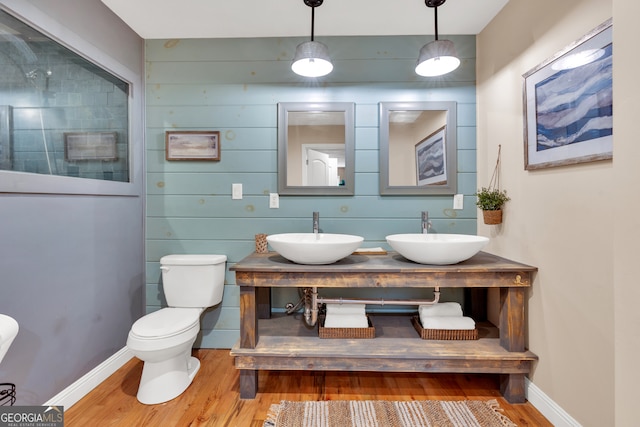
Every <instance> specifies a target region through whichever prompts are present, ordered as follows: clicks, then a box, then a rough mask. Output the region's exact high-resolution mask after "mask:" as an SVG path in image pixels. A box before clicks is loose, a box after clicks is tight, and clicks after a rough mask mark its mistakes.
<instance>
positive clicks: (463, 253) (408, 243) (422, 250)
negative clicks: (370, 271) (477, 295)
mask: <svg viewBox="0 0 640 427" xmlns="http://www.w3.org/2000/svg"><path fill="white" fill-rule="evenodd" d="M387 243H389V245H391V247H392V248H393V249H394V250H395V251H397V252H398V253H399V254H400V255H402V256H403V257H405V258H407V259H409V260H411V261H414V262H417V263H419V264H436V265H447V264H457V263H459V262H462V261H464V260H466V259H469V258H471V257H472V256H474V255H475V254H477V253H478V252H480V250H482V248H484V247H485V246H486V245H487V243H489V238H488V237H482V236H471V235H466V234H435V233H434V234H418V233H411V234H392V235H390V236H387Z"/></svg>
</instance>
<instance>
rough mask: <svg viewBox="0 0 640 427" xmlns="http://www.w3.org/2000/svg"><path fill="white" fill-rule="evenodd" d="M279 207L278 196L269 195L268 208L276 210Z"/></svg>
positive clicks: (274, 194) (276, 194) (275, 194)
mask: <svg viewBox="0 0 640 427" xmlns="http://www.w3.org/2000/svg"><path fill="white" fill-rule="evenodd" d="M279 207H280V196H278V193H269V208H271V209H278V208H279Z"/></svg>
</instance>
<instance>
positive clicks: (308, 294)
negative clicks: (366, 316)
mask: <svg viewBox="0 0 640 427" xmlns="http://www.w3.org/2000/svg"><path fill="white" fill-rule="evenodd" d="M439 300H440V287H439V286H436V287H435V289H434V291H433V299H432V300H420V299H388V300H385V299H384V298H379V299H366V298H323V297H321V296H318V288H317V287H313V288H305V289H304V320H305V323H306V324H307V325H309V326H315V325H316V323H317V322H318V305H319V304H376V305H433V304H437V303H438V301H439Z"/></svg>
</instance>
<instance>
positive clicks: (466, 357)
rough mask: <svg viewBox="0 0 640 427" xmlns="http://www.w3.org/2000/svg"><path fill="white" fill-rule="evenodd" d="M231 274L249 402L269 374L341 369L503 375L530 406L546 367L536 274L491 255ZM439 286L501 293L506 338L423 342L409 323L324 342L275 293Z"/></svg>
mask: <svg viewBox="0 0 640 427" xmlns="http://www.w3.org/2000/svg"><path fill="white" fill-rule="evenodd" d="M231 270H232V271H235V274H236V284H237V285H238V286H240V316H241V319H240V340H239V341H238V343H237V344H236V345H235V346H234V347H233V349H232V350H231V355H233V356H235V366H236V368H237V369H240V397H241V398H244V399H252V398H254V397H255V396H256V393H257V391H258V372H259V370H317V371H331V370H340V371H377V372H381V371H383V372H450V373H493V374H500V375H501V392H502V394H503V395H504V397H505V398H506V399H507V400H508V401H509V402H511V403H523V402H524V401H525V389H524V378H525V375H526V374H527V373H529V372H530V371H531V367H532V364H533V362H534V361H535V360H537V356H536V355H535V354H533V353H532V352H530V351H527V350H526V349H525V290H526V288H527V287H529V286H531V282H532V279H533V274H534V272H535V271H537V268H536V267H531V266H528V265H525V264H521V263H518V262H514V261H510V260H508V259H505V258H501V257H498V256H495V255H491V254H488V253H485V252H480V253H478V254H477V255H475V256H474V257H473V258H471V259H469V260H467V261H464V262H462V263H459V264H456V265H445V266H435V265H421V264H416V263H414V262H412V261H408V260H407V259H405V258H404V257H403V256H401V255H399V254H397V253H395V252H389V253H388V254H385V255H351V256H348V257H347V258H344V259H342V260H340V261H338V262H337V263H334V264H330V265H300V264H294V263H292V262H290V261H288V260H286V259H285V258H283V257H282V256H280V255H278V254H277V253H275V252H269V253H263V254H258V253H253V254H251V255H249V256H248V257H246V258H244V259H243V260H242V261H240V262H238V263H237V264H235V265H234V266H232V267H231ZM436 286H439V287H440V288H500V315H499V318H500V321H499V325H497V326H498V330H497V331H495V333H493V334H491V333H486V334H481V338H480V339H478V340H471V341H439V340H437V341H436V340H422V339H420V337H419V335H418V334H417V333H416V331H415V330H413V326H412V325H411V322H410V320H409V317H408V316H406V328H404V329H405V331H404V332H399V331H400V330H399V329H397V325H398V321H397V319H396V320H394V321H392V322H391V325H390V326H388V329H387V332H386V333H381V335H382V336H378V329H377V325H376V321H375V320H374V327H376V338H374V339H320V338H319V337H318V333H317V326H316V329H315V330H314V331H309V330H307V328H305V327H304V325H303V324H302V322H303V321H302V320H300V316H298V317H297V320H296V319H294V318H293V316H289V317H288V318H283V317H280V318H276V317H275V316H274V318H270V317H271V316H270V310H271V307H270V300H269V297H268V295H269V290H270V288H280V287H303V288H309V287H317V288H318V293H320V294H321V293H322V289H323V288H434V287H436ZM400 320H401V321H402V319H400ZM281 322H289V323H291V322H294V327H293V330H294V331H297V332H294V333H293V334H292V333H289V332H285V329H286V328H284V327H281V324H282V323H281ZM295 322H297V323H295ZM401 323H402V322H401ZM403 325H404V323H403ZM394 328H396V329H394ZM493 329H495V328H493ZM383 330H384V329H383Z"/></svg>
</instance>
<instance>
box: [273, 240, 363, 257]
mask: <svg viewBox="0 0 640 427" xmlns="http://www.w3.org/2000/svg"><path fill="white" fill-rule="evenodd" d="M363 240H364V238H362V237H360V236H352V235H350V234H329V233H318V234H314V233H284V234H272V235H270V236H267V242H269V244H270V245H271V247H272V248H273V249H274V250H275V251H276V252H278V253H279V254H280V255H282V256H283V257H285V258H286V259H288V260H289V261H293V262H295V263H298V264H332V263H334V262H336V261H339V260H341V259H342V258H344V257H346V256H349V255H351V253H353V251H355V250H356V249H358V248H359V247H360V244H361V243H362V241H363Z"/></svg>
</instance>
